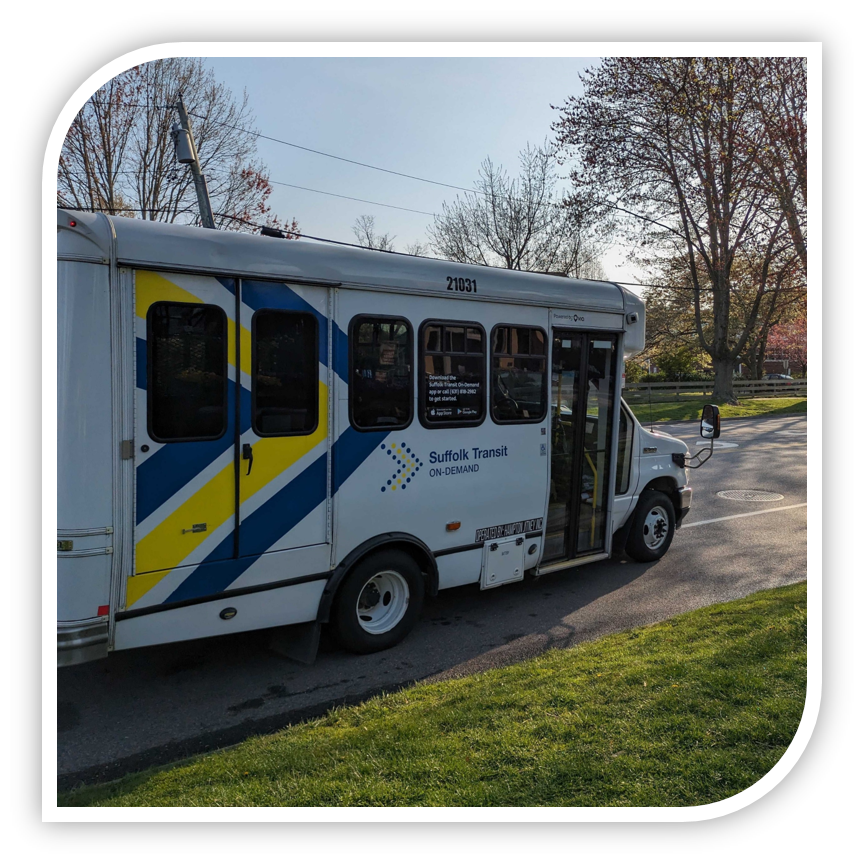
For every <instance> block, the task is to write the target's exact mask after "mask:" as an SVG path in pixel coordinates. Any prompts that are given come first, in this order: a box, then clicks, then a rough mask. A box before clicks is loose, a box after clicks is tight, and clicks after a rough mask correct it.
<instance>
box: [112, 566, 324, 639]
mask: <svg viewBox="0 0 864 864" xmlns="http://www.w3.org/2000/svg"><path fill="white" fill-rule="evenodd" d="M275 554H276V555H279V554H280V553H275ZM213 566H217V565H213ZM326 584H327V581H326V579H322V580H318V581H310V582H303V583H301V584H299V585H285V586H282V587H278V588H271V589H269V590H267V591H256V592H254V593H251V594H241V595H239V596H236V597H224V598H220V599H218V600H210V601H206V602H203V603H196V604H194V605H190V606H181V607H179V608H175V609H163V610H160V611H158V612H152V613H149V614H146V615H139V616H136V617H131V618H118V620H117V630H116V634H115V643H114V647H115V649H116V650H124V649H126V648H141V647H143V646H145V645H162V644H165V643H168V642H183V641H186V640H189V639H203V638H205V637H208V636H224V635H227V634H230V633H243V632H246V631H249V630H261V629H264V628H267V627H284V626H286V625H289V624H298V623H302V622H306V621H314V620H315V616H316V615H317V614H318V604H319V602H320V600H321V595H322V594H323V593H324V586H325V585H326ZM226 610H231V612H226ZM220 613H222V615H220ZM231 613H233V615H232V617H228V616H229V614H231ZM223 616H224V617H223Z"/></svg>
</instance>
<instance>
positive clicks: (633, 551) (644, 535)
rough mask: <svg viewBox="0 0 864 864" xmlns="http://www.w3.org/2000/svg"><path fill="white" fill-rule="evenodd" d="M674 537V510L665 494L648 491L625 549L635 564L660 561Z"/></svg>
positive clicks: (638, 505) (639, 507)
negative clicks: (636, 562) (637, 562)
mask: <svg viewBox="0 0 864 864" xmlns="http://www.w3.org/2000/svg"><path fill="white" fill-rule="evenodd" d="M674 534H675V508H674V507H673V506H672V502H671V501H670V500H669V497H668V496H667V495H664V494H663V493H662V492H656V491H651V492H646V493H645V494H644V495H643V496H642V497H641V498H640V499H639V503H638V504H637V505H636V510H635V511H634V513H633V523H632V524H631V526H630V533H629V534H628V536H627V544H626V546H625V547H624V550H625V551H626V552H627V554H628V555H629V556H630V557H631V558H632V559H633V560H634V561H659V560H660V559H661V558H662V557H663V556H664V555H665V554H666V550H667V549H668V548H669V545H670V544H671V543H672V537H673V535H674Z"/></svg>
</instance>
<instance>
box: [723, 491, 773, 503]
mask: <svg viewBox="0 0 864 864" xmlns="http://www.w3.org/2000/svg"><path fill="white" fill-rule="evenodd" d="M717 497H718V498H728V499H729V500H730V501H782V500H783V496H782V495H780V494H779V493H778V492H760V491H759V490H758V489H727V490H726V491H724V492H718V493H717Z"/></svg>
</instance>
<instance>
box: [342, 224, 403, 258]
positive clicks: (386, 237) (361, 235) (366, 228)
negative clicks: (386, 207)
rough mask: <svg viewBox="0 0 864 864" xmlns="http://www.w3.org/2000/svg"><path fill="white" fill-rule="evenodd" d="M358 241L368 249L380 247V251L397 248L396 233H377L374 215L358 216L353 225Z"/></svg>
mask: <svg viewBox="0 0 864 864" xmlns="http://www.w3.org/2000/svg"><path fill="white" fill-rule="evenodd" d="M351 230H352V231H353V232H354V236H355V237H356V238H357V242H358V243H359V244H360V245H361V246H365V247H366V248H367V249H378V250H379V251H380V252H394V251H395V249H396V246H395V243H394V241H395V240H396V236H395V235H392V236H391V235H390V234H376V233H375V217H374V216H358V217H357V219H356V220H355V221H354V224H353V225H352V226H351Z"/></svg>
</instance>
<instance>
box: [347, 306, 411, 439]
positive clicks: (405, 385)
mask: <svg viewBox="0 0 864 864" xmlns="http://www.w3.org/2000/svg"><path fill="white" fill-rule="evenodd" d="M349 330H350V340H351V341H350V347H351V358H350V369H351V374H350V380H349V391H350V392H349V395H348V404H349V406H350V416H351V425H352V426H353V427H354V428H355V429H358V430H360V431H369V430H373V429H405V428H406V427H407V426H409V425H410V424H411V420H412V419H413V411H412V407H413V401H414V388H413V380H414V376H413V374H412V368H411V361H412V358H413V356H414V346H413V344H412V343H413V340H412V333H411V325H410V324H409V323H408V321H406V320H405V319H404V318H389V317H386V316H383V315H381V316H370V315H358V316H357V317H356V318H354V319H352V321H351V326H350V327H349Z"/></svg>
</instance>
